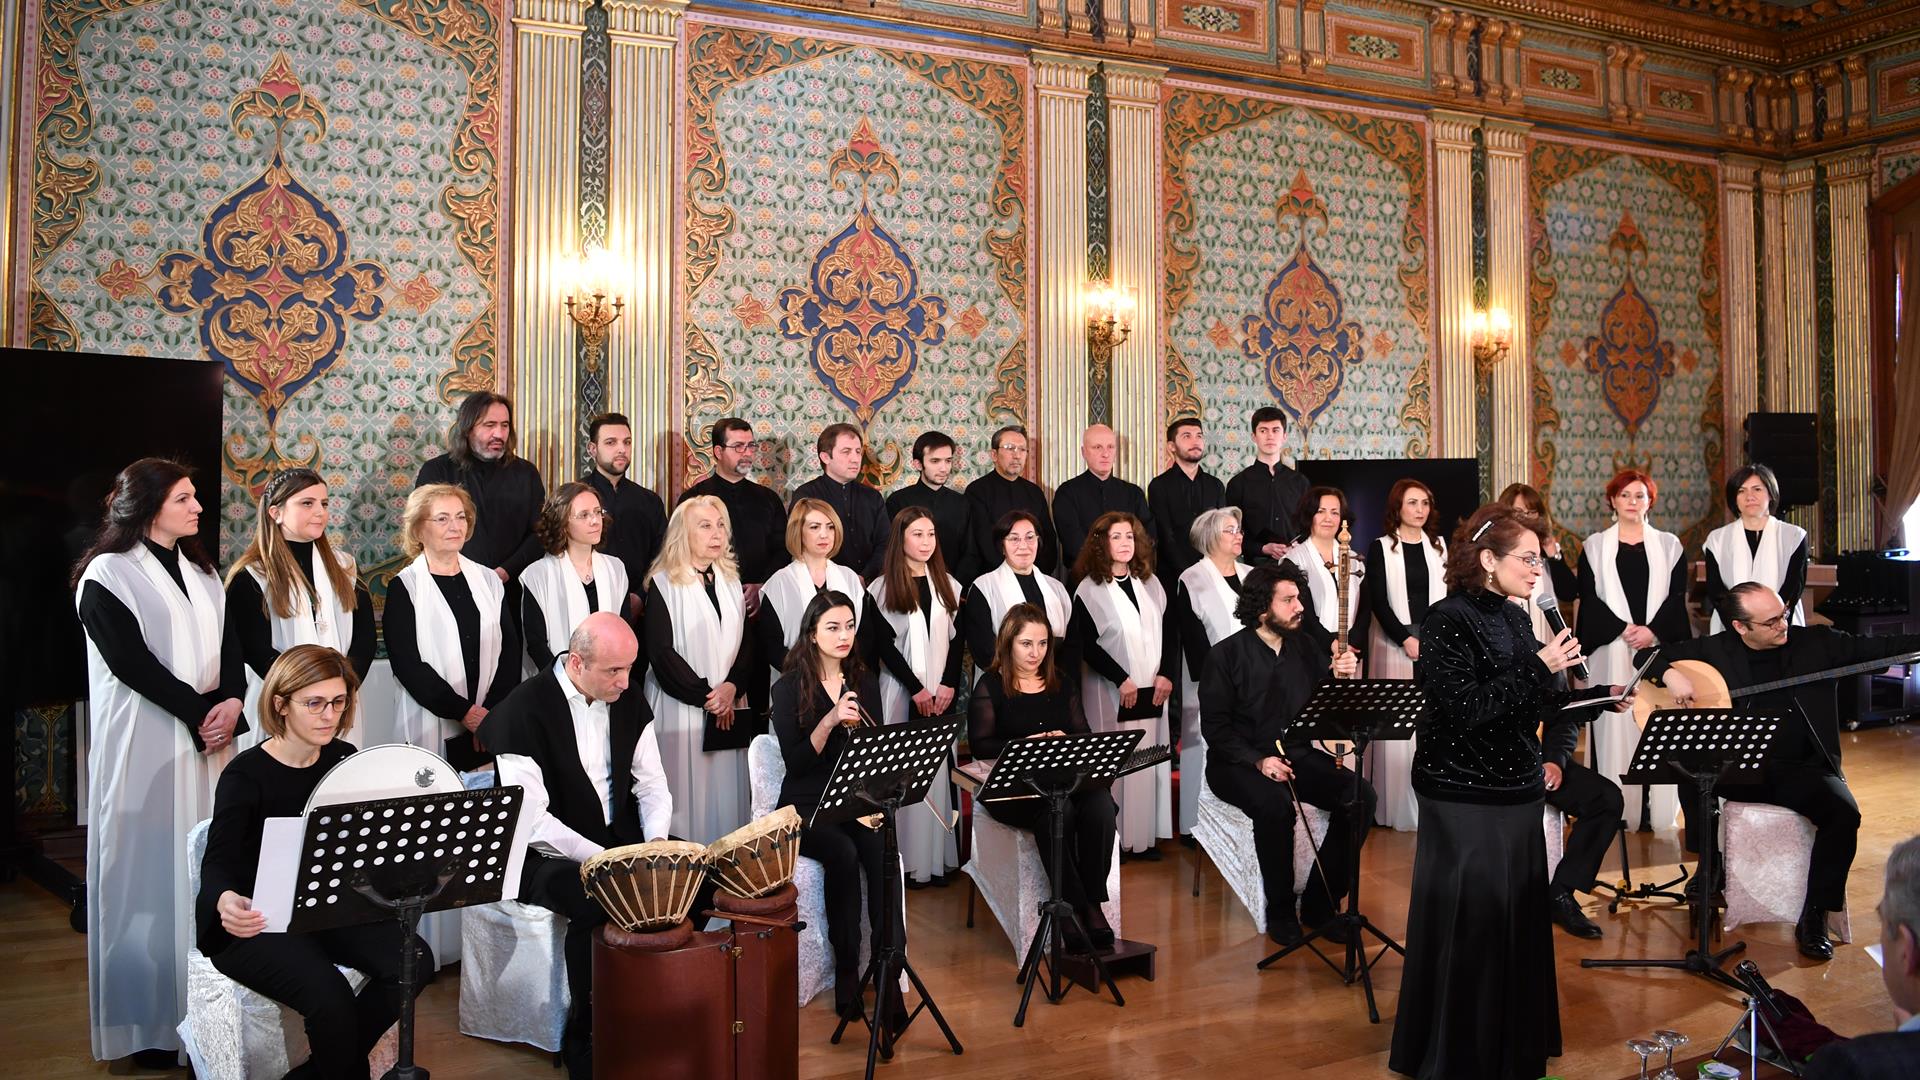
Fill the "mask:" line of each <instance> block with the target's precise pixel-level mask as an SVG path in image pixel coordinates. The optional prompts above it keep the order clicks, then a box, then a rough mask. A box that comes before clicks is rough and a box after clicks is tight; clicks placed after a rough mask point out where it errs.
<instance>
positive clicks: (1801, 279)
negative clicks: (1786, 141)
mask: <svg viewBox="0 0 1920 1080" xmlns="http://www.w3.org/2000/svg"><path fill="white" fill-rule="evenodd" d="M1780 216H1781V230H1780V235H1781V241H1780V243H1781V266H1782V268H1783V273H1782V277H1783V279H1784V281H1785V284H1786V288H1785V294H1786V295H1785V299H1784V301H1783V313H1782V314H1783V322H1784V327H1783V331H1784V332H1783V333H1782V335H1781V337H1782V341H1781V345H1782V355H1781V357H1780V365H1779V367H1778V368H1777V369H1776V371H1777V373H1778V375H1779V380H1778V382H1777V383H1772V384H1770V385H1771V386H1772V387H1773V390H1772V393H1773V403H1774V409H1775V411H1778V412H1818V411H1819V408H1820V361H1819V326H1818V324H1817V323H1816V322H1815V307H1814V281H1813V163H1812V162H1810V161H1799V162H1793V163H1791V164H1789V165H1788V166H1787V167H1786V169H1785V170H1784V171H1783V172H1782V173H1781V177H1780ZM1814 509H1815V508H1814V507H1807V506H1803V507H1801V508H1799V509H1797V510H1793V511H1791V512H1789V513H1788V514H1787V518H1788V519H1789V520H1791V521H1792V522H1793V523H1794V524H1796V525H1798V526H1800V527H1801V528H1803V529H1806V530H1807V531H1808V532H1809V533H1811V534H1812V539H1813V547H1812V550H1814V551H1825V550H1827V547H1826V544H1825V538H1824V537H1822V536H1821V535H1820V515H1819V514H1817V513H1815V512H1814Z"/></svg>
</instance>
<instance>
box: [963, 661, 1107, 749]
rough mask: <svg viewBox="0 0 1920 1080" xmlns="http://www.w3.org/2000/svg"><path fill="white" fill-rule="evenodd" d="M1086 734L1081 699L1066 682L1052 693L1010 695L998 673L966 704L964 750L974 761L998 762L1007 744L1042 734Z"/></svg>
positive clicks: (983, 681)
mask: <svg viewBox="0 0 1920 1080" xmlns="http://www.w3.org/2000/svg"><path fill="white" fill-rule="evenodd" d="M1087 730H1089V729H1088V727H1087V718H1086V715H1085V714H1084V713H1082V712H1081V711H1080V698H1079V696H1078V695H1076V694H1074V693H1073V692H1072V691H1071V690H1069V689H1068V688H1067V685H1066V682H1065V680H1061V684H1060V686H1059V687H1058V688H1057V689H1054V690H1049V691H1043V692H1041V693H1038V694H1012V695H1009V694H1008V693H1007V688H1006V684H1005V683H1004V682H1003V681H1002V680H1001V678H1000V673H999V672H997V671H989V672H987V673H986V674H985V675H982V676H980V681H979V682H978V683H975V684H974V687H973V696H972V697H971V698H969V699H968V701H967V747H968V749H970V750H971V751H972V752H973V756H974V757H976V758H997V757H999V756H1000V752H1001V751H1002V750H1004V749H1005V748H1006V745H1007V744H1008V743H1010V742H1012V741H1014V740H1015V739H1024V738H1027V737H1029V736H1032V735H1038V734H1040V733H1041V732H1043V731H1064V732H1066V733H1068V734H1069V735H1077V734H1081V733H1083V732H1086V731H1087Z"/></svg>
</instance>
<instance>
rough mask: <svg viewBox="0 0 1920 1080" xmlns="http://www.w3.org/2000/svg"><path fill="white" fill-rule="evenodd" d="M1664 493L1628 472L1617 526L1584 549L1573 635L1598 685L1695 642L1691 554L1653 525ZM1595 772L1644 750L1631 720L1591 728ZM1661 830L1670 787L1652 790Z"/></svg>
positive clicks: (1611, 496)
mask: <svg viewBox="0 0 1920 1080" xmlns="http://www.w3.org/2000/svg"><path fill="white" fill-rule="evenodd" d="M1659 497H1660V487H1659V485H1658V484H1656V483H1654V480H1653V477H1651V476H1648V475H1647V474H1646V473H1644V472H1641V471H1640V470H1639V469H1622V470H1621V471H1620V472H1619V473H1617V474H1616V475H1615V476H1614V478H1613V479H1612V480H1611V481H1609V482H1608V484H1607V503H1608V505H1609V506H1611V507H1612V508H1613V518H1614V520H1613V524H1612V525H1610V526H1608V527H1607V528H1605V529H1603V530H1601V531H1600V532H1597V533H1594V534H1593V535H1592V536H1589V537H1587V541H1586V544H1585V545H1583V546H1582V547H1581V549H1580V612H1579V619H1578V623H1577V626H1576V628H1575V632H1576V633H1577V634H1578V635H1579V637H1580V641H1581V642H1582V643H1583V644H1584V645H1585V646H1586V648H1587V654H1588V660H1587V669H1588V671H1589V673H1591V674H1592V675H1593V681H1594V682H1595V683H1596V684H1600V683H1615V682H1625V681H1626V680H1627V679H1628V678H1629V677H1630V676H1632V674H1633V669H1634V662H1635V660H1636V658H1637V657H1638V656H1639V655H1640V654H1641V653H1642V652H1644V651H1645V650H1647V649H1651V648H1653V647H1655V646H1657V645H1661V644H1671V643H1673V642H1676V641H1686V640H1687V639H1689V638H1691V637H1692V636H1693V623H1692V622H1691V621H1690V620H1689V619H1688V618H1687V551H1686V547H1685V546H1684V545H1682V544H1681V543H1680V538H1679V537H1677V536H1675V535H1673V534H1672V533H1670V532H1665V531H1663V530H1661V529H1656V528H1654V527H1653V525H1652V523H1651V522H1650V521H1649V518H1650V517H1651V516H1652V513H1653V505H1654V502H1655V501H1656V500H1657V499H1658V498H1659ZM1592 736H1593V743H1592V745H1593V751H1592V757H1593V763H1594V765H1593V767H1594V771H1595V772H1597V773H1599V774H1600V775H1602V776H1609V777H1613V776H1619V775H1620V774H1621V773H1624V772H1626V771H1627V765H1628V763H1629V762H1631V761H1632V760H1633V751H1634V749H1635V748H1636V747H1638V746H1639V745H1640V725H1638V724H1636V723H1634V720H1633V713H1631V712H1628V711H1624V710H1623V711H1619V712H1611V713H1604V714H1602V715H1601V717H1600V719H1598V720H1596V721H1594V724H1593V732H1592ZM1642 790H1643V789H1642V788H1641V787H1640V786H1639V785H1634V786H1632V787H1622V788H1621V789H1620V793H1621V795H1623V796H1625V798H1626V801H1627V814H1626V816H1627V827H1628V828H1634V829H1637V828H1639V827H1640V823H1641V813H1640V811H1641V802H1642V799H1641V792H1642ZM1651 790H1652V807H1653V811H1652V817H1651V818H1650V819H1649V820H1650V821H1651V822H1652V824H1653V826H1654V827H1655V828H1659V829H1664V828H1668V827H1670V826H1672V825H1673V822H1674V818H1675V817H1676V816H1677V815H1678V814H1679V809H1680V803H1679V799H1678V797H1677V796H1676V795H1675V794H1674V789H1673V787H1672V786H1671V785H1668V784H1662V785H1660V786H1658V787H1655V788H1652V789H1651Z"/></svg>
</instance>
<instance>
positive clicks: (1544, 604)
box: [1538, 593, 1593, 684]
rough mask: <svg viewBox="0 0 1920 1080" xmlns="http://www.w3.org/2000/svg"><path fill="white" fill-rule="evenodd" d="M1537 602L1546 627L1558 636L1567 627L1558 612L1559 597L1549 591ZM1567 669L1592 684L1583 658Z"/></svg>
mask: <svg viewBox="0 0 1920 1080" xmlns="http://www.w3.org/2000/svg"><path fill="white" fill-rule="evenodd" d="M1538 603H1539V605H1540V614H1541V615H1543V616H1545V617H1546V620H1547V628H1548V629H1550V630H1552V631H1553V633H1554V636H1555V637H1558V636H1560V632H1561V631H1562V630H1565V629H1566V628H1567V620H1566V619H1565V618H1564V617H1562V616H1561V614H1560V600H1559V598H1558V597H1556V596H1554V595H1553V594H1551V593H1549V594H1547V595H1546V596H1543V597H1541V598H1540V599H1539V601H1538ZM1568 670H1570V671H1572V672H1573V673H1574V674H1575V675H1578V676H1579V677H1580V681H1581V682H1583V683H1588V684H1592V682H1593V676H1592V675H1589V674H1587V662H1586V661H1585V660H1582V661H1580V662H1579V663H1577V664H1575V665H1573V667H1571V668H1569V669H1568Z"/></svg>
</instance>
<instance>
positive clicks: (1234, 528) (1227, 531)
mask: <svg viewBox="0 0 1920 1080" xmlns="http://www.w3.org/2000/svg"><path fill="white" fill-rule="evenodd" d="M1245 532H1246V530H1245V529H1242V528H1241V527H1240V526H1238V525H1229V526H1227V527H1226V528H1224V529H1221V530H1220V535H1221V536H1240V535H1242V534H1243V533H1245Z"/></svg>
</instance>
